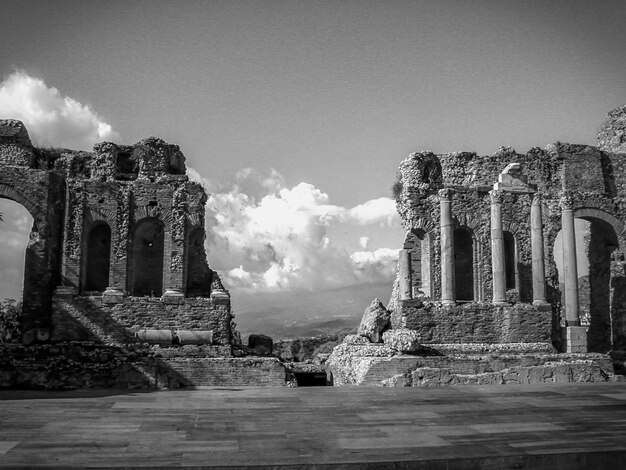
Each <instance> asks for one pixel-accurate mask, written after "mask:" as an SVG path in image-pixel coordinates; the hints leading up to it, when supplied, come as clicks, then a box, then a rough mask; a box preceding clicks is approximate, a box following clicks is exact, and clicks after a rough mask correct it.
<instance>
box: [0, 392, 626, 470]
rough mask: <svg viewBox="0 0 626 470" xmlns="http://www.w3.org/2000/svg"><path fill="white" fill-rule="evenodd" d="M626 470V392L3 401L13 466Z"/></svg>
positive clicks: (7, 462)
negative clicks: (580, 469) (581, 469)
mask: <svg viewBox="0 0 626 470" xmlns="http://www.w3.org/2000/svg"><path fill="white" fill-rule="evenodd" d="M7 467H9V468H10V467H20V468H33V467H57V468H70V467H72V468H77V467H79V468H82V467H101V468H135V467H152V468H154V467H161V468H172V467H175V468H197V467H205V468H209V467H254V468H342V469H361V468H377V469H378V468H380V469H386V468H389V469H400V468H424V469H426V468H427V469H439V468H442V469H443V468H446V469H454V468H490V469H491V468H545V469H548V468H549V469H555V468H567V469H571V468H626V383H623V382H622V383H606V384H553V385H552V384H551V385H525V386H513V385H506V386H476V387H473V386H466V387H456V388H437V389H415V388H373V387H354V388H353V387H335V388H333V387H316V388H298V389H296V388H224V387H219V388H218V387H215V388H203V389H198V390H188V391H157V392H141V393H139V392H129V391H111V390H100V391H74V392H26V391H2V392H0V468H7Z"/></svg>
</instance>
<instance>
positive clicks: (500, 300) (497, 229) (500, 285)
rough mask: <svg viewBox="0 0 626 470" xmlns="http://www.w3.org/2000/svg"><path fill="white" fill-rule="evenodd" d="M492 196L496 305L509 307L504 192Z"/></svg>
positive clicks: (492, 238)
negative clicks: (503, 221) (503, 210)
mask: <svg viewBox="0 0 626 470" xmlns="http://www.w3.org/2000/svg"><path fill="white" fill-rule="evenodd" d="M489 194H490V195H491V271H492V274H493V301H492V303H493V304H494V305H508V302H507V301H506V270H505V269H506V268H505V262H504V235H503V233H502V192H501V191H498V190H493V191H491V192H490V193H489Z"/></svg>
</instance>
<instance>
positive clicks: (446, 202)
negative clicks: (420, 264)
mask: <svg viewBox="0 0 626 470" xmlns="http://www.w3.org/2000/svg"><path fill="white" fill-rule="evenodd" d="M451 202H452V190H450V189H442V190H440V191H439V205H440V209H441V215H440V221H439V222H440V228H441V303H442V304H444V305H454V304H455V303H456V302H455V301H456V296H455V289H454V227H453V225H452V207H451Z"/></svg>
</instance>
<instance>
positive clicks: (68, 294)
mask: <svg viewBox="0 0 626 470" xmlns="http://www.w3.org/2000/svg"><path fill="white" fill-rule="evenodd" d="M75 295H76V288H75V287H73V286H58V287H57V288H56V289H54V298H55V299H57V300H65V301H71V300H72V299H73V298H74V296H75Z"/></svg>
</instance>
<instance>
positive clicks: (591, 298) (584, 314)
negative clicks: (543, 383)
mask: <svg viewBox="0 0 626 470" xmlns="http://www.w3.org/2000/svg"><path fill="white" fill-rule="evenodd" d="M573 212H574V217H575V218H577V219H582V220H585V221H587V222H588V223H589V225H588V226H587V231H586V233H585V237H584V242H583V245H584V248H585V259H586V261H587V267H586V270H581V266H578V286H577V287H578V298H579V317H580V320H581V323H582V324H583V325H584V326H587V350H588V351H590V352H600V353H606V352H608V351H610V350H611V349H613V348H614V347H615V346H616V345H619V346H618V347H620V348H621V347H622V345H623V344H626V329H625V328H624V326H625V325H626V309H625V308H624V307H623V306H624V305H625V303H624V302H625V301H626V292H625V291H626V277H625V273H624V270H623V269H619V263H616V256H615V252H616V251H619V250H620V248H621V249H622V250H623V249H624V243H623V236H624V224H623V223H622V222H621V221H620V220H619V219H617V218H616V217H615V216H613V215H612V214H610V213H608V212H606V211H604V210H602V209H598V208H590V207H583V208H578V209H575V210H574V211H573Z"/></svg>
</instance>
